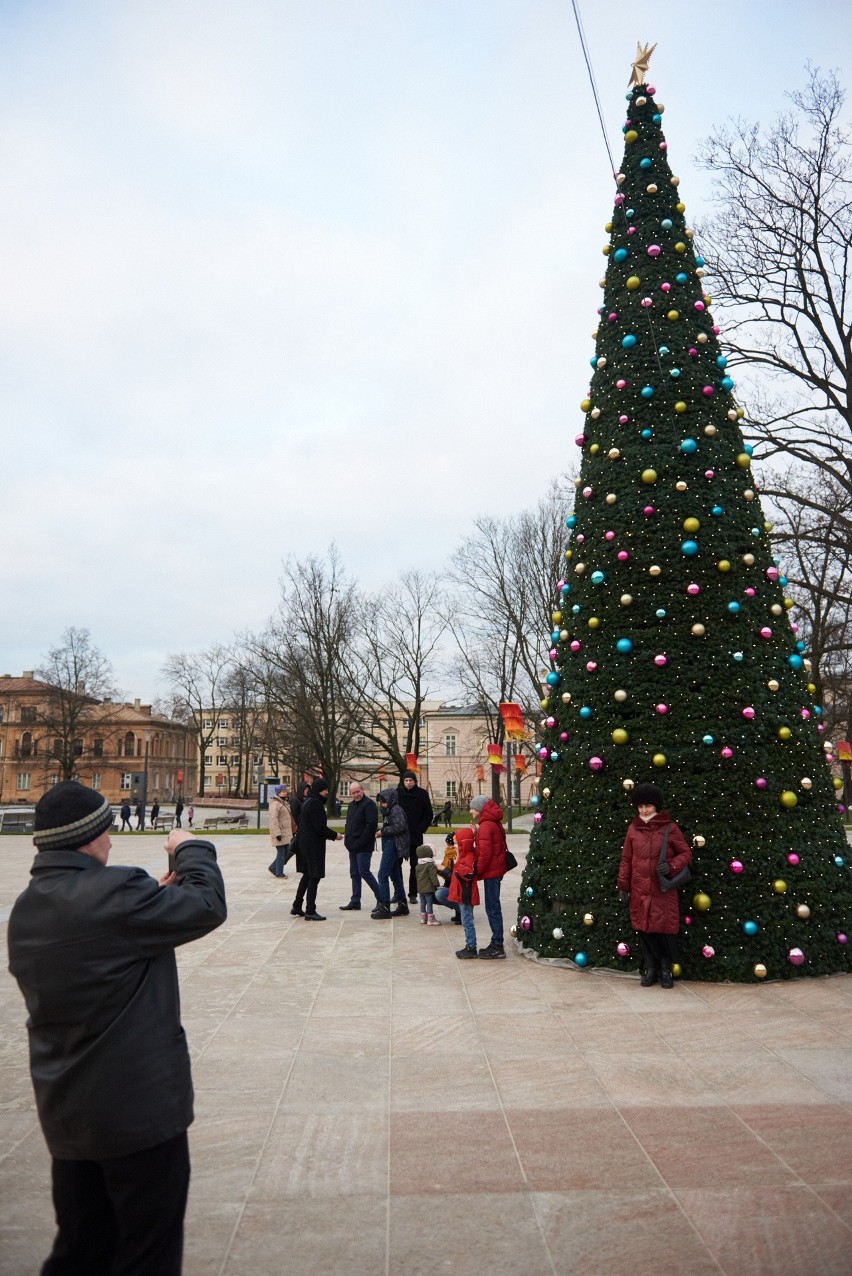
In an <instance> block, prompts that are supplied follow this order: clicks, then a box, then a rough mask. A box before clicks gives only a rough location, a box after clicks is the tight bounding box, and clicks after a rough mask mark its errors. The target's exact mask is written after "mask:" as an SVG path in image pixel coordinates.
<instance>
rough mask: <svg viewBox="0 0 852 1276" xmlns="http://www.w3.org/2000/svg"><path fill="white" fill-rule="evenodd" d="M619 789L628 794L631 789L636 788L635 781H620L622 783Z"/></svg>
mask: <svg viewBox="0 0 852 1276" xmlns="http://www.w3.org/2000/svg"><path fill="white" fill-rule="evenodd" d="M621 787H622V788H623V789H624V791H625V793H629V792H630V791H631V789H633V788H635V787H636V781H635V780H622V781H621Z"/></svg>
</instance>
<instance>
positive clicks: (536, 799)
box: [530, 793, 541, 806]
mask: <svg viewBox="0 0 852 1276" xmlns="http://www.w3.org/2000/svg"><path fill="white" fill-rule="evenodd" d="M540 801H541V798H540V797H539V796H538V794H537V793H533V795H532V797H531V798H530V806H538V804H539V802H540Z"/></svg>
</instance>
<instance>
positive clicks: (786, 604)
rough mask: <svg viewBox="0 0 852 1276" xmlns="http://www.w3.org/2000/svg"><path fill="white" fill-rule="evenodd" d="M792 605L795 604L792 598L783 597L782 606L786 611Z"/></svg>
mask: <svg viewBox="0 0 852 1276" xmlns="http://www.w3.org/2000/svg"><path fill="white" fill-rule="evenodd" d="M794 606H795V603H794V602H793V600H792V598H785V599H784V607H785V608H786V610H787V611H789V610H790V608H791V607H794Z"/></svg>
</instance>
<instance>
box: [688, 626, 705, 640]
mask: <svg viewBox="0 0 852 1276" xmlns="http://www.w3.org/2000/svg"><path fill="white" fill-rule="evenodd" d="M692 632H693V634H694V636H695V637H696V638H703V637H704V635H705V634H706V632H707V630H706V629H705V628H704V626H703V625H693V626H692Z"/></svg>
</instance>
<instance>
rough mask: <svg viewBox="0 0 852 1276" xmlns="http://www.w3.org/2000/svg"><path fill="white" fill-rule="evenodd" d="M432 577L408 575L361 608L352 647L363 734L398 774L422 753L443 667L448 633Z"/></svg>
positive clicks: (438, 584) (376, 755)
mask: <svg viewBox="0 0 852 1276" xmlns="http://www.w3.org/2000/svg"><path fill="white" fill-rule="evenodd" d="M441 595H442V583H441V580H440V577H438V576H437V575H436V574H434V573H424V572H418V571H414V572H407V573H405V575H403V576H401V577H400V578H399V580H397V581H394V582H393V584H391V585H389V586H388V587H387V588H386V589H383V590H381V591H380V592H378V593H376V594H374V595H371V596H368V597H366V598H365V599H364V600H363V603H362V624H361V632H360V635H359V641H358V643H357V644H356V645H354V646H353V647H352V664H353V674H354V681H353V684H352V687H351V694H352V696H353V699H354V700H355V701H356V702H357V707H358V717H359V728H358V729H359V734H361V735H363V736H365V737H366V739H367V740H369V741H370V743H371V745H372V746H373V747H372V750H371V755H372V756H373V757H374V758H377V759H378V760H379V762H380V764H381V763H384V762H387V763H388V764H389V765H390V766H391V767H393V768H394V769H395V770H396V771H397V773H398V774H399V775H402V773H403V771H404V770H405V769H406V760H405V755H406V754H407V753H414V754H417V755H419V754H420V719H421V716H422V713H423V705H424V703H425V701H426V700H427V699H428V698H429V686H430V683H431V681H432V679H433V678H434V677H435V675H436V673H437V670H438V668H439V664H440V643H441V639H442V637H443V635H444V633H445V632H446V629H447V620H446V618H445V617H443V616H442V614H441V610H440V606H439V604H440V601H441Z"/></svg>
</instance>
